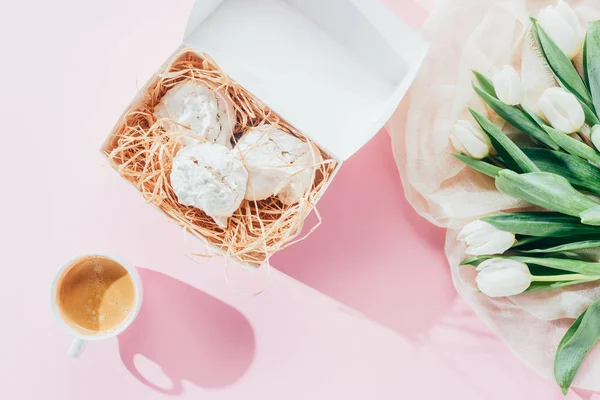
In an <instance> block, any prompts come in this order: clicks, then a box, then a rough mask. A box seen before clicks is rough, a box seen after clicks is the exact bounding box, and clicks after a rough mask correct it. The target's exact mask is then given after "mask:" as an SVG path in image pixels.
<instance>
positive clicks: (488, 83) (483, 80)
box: [473, 70, 498, 98]
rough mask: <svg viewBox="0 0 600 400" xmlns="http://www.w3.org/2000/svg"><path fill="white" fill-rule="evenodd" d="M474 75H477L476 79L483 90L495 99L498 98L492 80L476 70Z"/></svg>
mask: <svg viewBox="0 0 600 400" xmlns="http://www.w3.org/2000/svg"><path fill="white" fill-rule="evenodd" d="M473 75H475V79H477V83H478V84H479V87H480V88H481V90H483V91H484V92H485V93H487V94H489V95H490V96H492V97H494V98H498V96H497V95H496V89H494V82H492V80H491V79H490V78H488V77H487V76H485V75H483V74H482V73H480V72H477V71H475V70H473Z"/></svg>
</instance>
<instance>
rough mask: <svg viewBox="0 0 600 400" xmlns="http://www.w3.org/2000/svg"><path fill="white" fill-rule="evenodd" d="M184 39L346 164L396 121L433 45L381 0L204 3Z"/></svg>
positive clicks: (195, 12)
mask: <svg viewBox="0 0 600 400" xmlns="http://www.w3.org/2000/svg"><path fill="white" fill-rule="evenodd" d="M184 44H185V45H187V46H190V47H194V48H196V49H198V50H200V51H202V52H205V53H207V54H208V55H210V56H211V57H212V58H214V59H215V61H216V62H217V64H219V66H220V67H221V68H222V69H223V70H224V71H225V72H226V73H227V74H228V75H229V76H230V77H231V78H232V79H233V80H235V81H236V82H237V83H239V84H240V85H242V86H243V87H245V88H246V89H247V90H248V91H249V92H250V93H252V94H253V95H255V96H256V97H257V98H259V99H260V100H262V101H263V102H264V103H265V104H266V105H267V106H268V107H270V108H271V109H272V110H273V111H275V112H276V113H278V114H279V115H280V116H282V117H283V118H284V119H285V120H286V121H287V122H289V123H290V124H291V125H293V126H294V127H295V128H296V129H298V130H299V131H300V132H302V133H303V134H304V135H306V136H308V137H309V138H310V139H311V140H312V141H314V142H315V143H316V144H317V145H319V146H320V147H321V148H322V149H323V150H325V151H326V152H327V153H328V154H330V155H332V156H334V157H335V158H337V159H338V161H343V160H346V159H347V158H348V157H350V156H351V155H352V154H354V153H355V152H356V151H357V150H358V149H360V148H361V147H362V146H363V145H364V144H365V143H366V142H367V141H368V140H369V139H371V138H372V137H373V136H374V135H375V134H376V133H377V132H378V131H379V130H380V129H381V127H382V126H383V125H384V124H385V123H386V122H387V120H388V119H389V118H390V116H391V115H392V113H393V112H394V111H395V110H396V108H397V107H398V104H399V103H400V101H401V100H402V97H403V96H404V94H405V93H406V91H407V90H408V87H409V86H410V84H411V83H412V81H413V79H414V77H415V75H416V72H417V70H418V68H419V66H420V65H421V62H422V61H423V58H424V57H425V54H426V52H427V44H426V42H425V41H424V40H423V39H422V38H421V37H420V36H418V35H417V34H416V33H414V32H413V31H412V30H411V29H410V28H408V27H407V26H406V24H404V22H402V21H401V20H399V19H398V18H397V17H396V16H395V15H393V14H392V13H391V12H390V11H389V10H388V9H387V8H386V7H385V6H383V5H382V4H380V3H379V0H198V1H196V3H195V5H194V8H193V9H192V12H191V15H190V18H189V21H188V24H187V26H186V29H185V36H184ZM267 50H268V51H267Z"/></svg>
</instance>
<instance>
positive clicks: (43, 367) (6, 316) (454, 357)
mask: <svg viewBox="0 0 600 400" xmlns="http://www.w3.org/2000/svg"><path fill="white" fill-rule="evenodd" d="M385 3H386V4H387V5H388V6H389V7H390V8H391V9H393V10H394V11H395V12H397V13H398V14H399V15H401V16H402V17H403V18H405V19H406V20H407V21H408V22H409V23H410V24H411V26H413V27H415V28H418V27H419V26H420V24H421V23H422V21H423V19H424V18H425V17H426V15H427V10H428V9H429V8H430V7H432V1H426V0H423V1H419V2H416V3H413V2H411V1H408V0H407V1H403V0H387V1H385ZM191 4H192V0H177V1H174V0H172V1H168V2H167V1H164V0H162V1H161V0H127V1H124V0H104V1H102V2H90V1H75V0H56V1H33V2H10V3H9V2H2V3H1V5H0V13H1V14H2V15H3V16H5V18H4V22H3V24H0V38H1V39H0V40H1V41H2V43H1V44H2V46H1V48H2V50H3V52H4V53H3V59H2V63H0V73H1V76H2V77H3V78H4V80H3V84H2V86H1V87H0V96H1V99H2V107H0V110H1V111H0V113H1V117H2V125H3V142H2V143H3V146H2V159H1V161H2V165H3V166H4V169H3V172H2V178H3V179H2V183H3V189H2V192H1V196H0V210H2V211H0V212H1V213H2V219H1V220H0V223H1V230H0V232H1V235H2V236H1V239H2V241H1V243H2V250H3V252H2V253H3V254H2V282H3V285H2V292H1V297H0V299H1V301H0V315H2V320H3V324H2V326H3V329H2V333H0V339H1V340H0V398H2V399H38V398H44V399H81V398H84V399H90V400H95V399H106V398H113V399H144V400H146V399H148V400H151V399H160V398H166V397H171V396H179V397H181V398H189V399H192V398H195V399H196V398H210V399H241V398H247V399H279V398H285V399H289V400H294V399H307V398H315V399H333V398H348V399H358V398H375V399H399V398H410V399H441V398H452V399H454V398H461V399H481V398H487V399H506V398H511V399H517V400H518V399H529V398H536V399H561V398H562V396H561V395H560V392H559V390H558V389H557V388H556V387H555V385H554V383H553V382H550V381H546V380H544V379H543V378H541V377H539V376H537V375H535V374H534V373H533V372H532V371H530V370H529V369H528V368H527V367H526V366H525V365H524V364H523V363H521V362H520V361H519V360H518V359H517V358H516V357H515V356H513V355H512V354H511V353H509V351H508V350H507V349H506V348H505V347H504V345H503V344H502V343H500V342H499V341H498V340H497V339H496V338H495V337H494V336H493V335H492V334H491V333H490V332H489V330H488V329H487V328H486V327H485V326H483V325H482V323H481V322H479V321H478V319H477V318H476V316H475V315H474V314H473V313H472V311H470V309H468V307H467V306H466V305H465V304H464V303H463V302H462V301H461V300H460V299H458V298H457V297H456V293H455V291H454V289H453V287H452V282H451V279H450V276H449V273H448V268H447V265H446V261H445V258H444V255H443V232H442V231H441V230H440V229H437V228H435V227H433V226H431V225H429V224H428V223H426V222H425V221H424V220H422V219H421V218H420V217H418V216H417V215H415V213H414V212H413V211H412V209H411V208H410V206H409V205H408V204H407V203H406V201H405V200H404V197H403V194H402V187H401V184H400V180H399V177H398V174H397V171H396V167H395V164H394V160H393V158H392V155H391V150H390V143H389V139H388V137H387V134H386V133H385V132H383V131H382V132H381V133H380V134H379V135H378V136H377V137H376V138H375V139H374V140H372V141H371V142H370V143H369V144H368V145H367V146H366V147H365V148H363V149H362V150H361V151H360V152H359V153H358V154H356V155H355V156H354V157H353V158H352V159H350V160H349V161H348V162H347V163H346V164H345V165H344V167H343V168H342V170H341V172H340V174H339V175H338V177H337V178H336V180H335V181H334V183H333V184H332V186H331V188H330V189H329V191H328V192H327V193H326V195H325V196H324V198H323V200H322V202H321V203H320V204H319V206H320V207H319V209H320V211H321V213H322V215H323V218H324V223H323V225H322V226H321V227H320V228H319V230H317V231H316V232H315V234H314V235H313V236H311V237H310V238H309V239H307V240H306V241H304V242H301V243H299V244H298V245H296V246H294V247H292V248H290V249H288V250H286V251H284V252H282V253H280V254H278V255H277V256H276V257H274V258H273V265H274V266H275V267H277V268H278V269H279V271H281V272H277V271H275V272H274V273H273V274H271V276H270V282H269V285H268V289H267V291H266V292H265V293H264V294H262V295H260V296H256V297H254V296H244V295H240V294H239V291H240V290H241V289H242V288H243V289H247V287H248V285H250V284H252V282H250V283H249V278H248V277H246V276H241V277H240V276H234V283H233V284H232V285H230V286H227V285H226V284H225V281H224V268H223V260H220V259H214V260H211V261H207V262H205V263H203V264H202V265H198V264H196V263H194V262H192V261H191V260H190V259H188V258H186V257H185V255H184V253H185V252H186V250H187V249H186V247H185V245H184V243H183V239H182V233H181V231H180V230H179V228H177V227H176V226H174V225H172V224H170V223H169V222H168V221H167V219H166V218H165V217H164V216H163V215H161V214H160V213H158V212H156V211H154V210H153V209H152V208H151V207H149V206H146V205H144V204H143V201H142V200H141V198H140V197H139V195H138V194H137V192H136V191H135V190H134V189H133V188H131V187H130V186H129V185H128V184H127V183H126V182H125V181H123V180H122V179H120V178H119V177H118V175H117V174H116V173H115V172H114V171H112V170H111V169H110V168H109V167H108V166H107V165H106V164H105V162H104V159H103V157H102V156H101V155H100V153H99V152H98V149H99V147H100V144H101V143H102V142H103V140H104V138H105V136H106V134H107V133H108V132H109V130H110V129H111V127H112V125H113V123H114V122H115V121H116V119H117V118H118V116H119V115H120V113H121V112H122V111H123V109H124V107H125V106H126V105H127V104H128V102H129V100H130V99H131V98H132V97H133V95H134V94H135V92H136V90H137V88H138V87H139V86H141V85H142V84H143V82H145V80H146V79H147V78H148V77H149V76H150V74H151V73H152V72H153V71H154V70H155V69H156V68H157V67H158V66H159V65H160V64H161V63H162V62H163V61H164V60H165V59H166V58H167V56H168V55H169V54H170V53H171V52H172V51H173V49H175V48H176V46H178V44H179V41H180V38H181V35H182V31H183V25H184V23H185V20H186V17H187V13H188V11H189V9H190V7H191ZM357 184H360V185H362V186H363V188H364V189H363V191H366V192H368V193H369V194H370V196H369V198H365V197H361V196H359V195H358V194H357V193H356V192H355V189H354V188H355V187H356V185H357ZM367 201H368V202H369V204H371V203H372V204H376V207H374V208H372V210H371V212H370V213H366V212H361V213H356V210H359V209H362V208H363V207H364V206H365V205H366V204H367ZM93 250H101V251H107V252H112V253H115V254H119V255H120V256H122V257H123V258H125V259H128V260H130V261H131V262H132V263H135V265H139V266H142V267H140V268H139V271H140V274H141V277H142V279H143V283H144V286H145V290H146V296H145V303H144V306H143V309H142V311H141V314H140V316H139V318H138V319H137V320H136V321H135V323H134V324H133V325H132V327H131V328H130V329H129V330H128V331H126V332H125V333H124V334H123V335H121V336H120V337H119V338H118V339H113V340H108V341H104V342H101V343H94V344H92V345H90V346H89V347H88V349H87V350H86V352H85V354H84V355H83V356H82V358H81V359H80V360H77V361H75V360H71V359H69V358H68V357H67V354H66V349H67V347H68V344H69V341H70V339H69V337H68V335H67V334H66V333H65V332H64V331H63V330H62V329H61V328H60V326H59V325H57V324H56V323H55V322H54V321H53V317H52V314H51V312H50V307H49V304H48V299H49V293H48V290H49V285H50V282H51V280H52V277H53V275H54V273H55V271H56V269H57V268H58V266H59V265H60V264H61V263H62V262H63V261H65V260H66V259H67V258H69V257H70V256H72V255H74V254H77V253H82V252H85V251H93ZM262 278H264V277H262ZM240 283H241V286H240ZM254 284H255V285H258V286H260V285H261V284H262V283H261V282H260V281H259V282H258V283H257V282H254ZM201 396H202V397H201ZM568 398H572V399H575V398H579V397H578V396H576V395H575V394H573V393H571V394H570V395H569V396H568ZM585 398H589V394H588V395H586V396H585ZM592 398H593V397H592ZM598 398H600V396H599V397H598Z"/></svg>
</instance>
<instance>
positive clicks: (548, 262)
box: [449, 0, 600, 393]
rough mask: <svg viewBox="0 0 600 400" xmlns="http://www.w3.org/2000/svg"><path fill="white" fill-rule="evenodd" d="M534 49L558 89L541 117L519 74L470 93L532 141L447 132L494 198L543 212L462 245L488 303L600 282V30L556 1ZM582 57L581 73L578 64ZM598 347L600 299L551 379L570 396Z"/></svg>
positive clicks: (475, 227) (465, 124)
mask: <svg viewBox="0 0 600 400" xmlns="http://www.w3.org/2000/svg"><path fill="white" fill-rule="evenodd" d="M531 21H532V27H531V34H532V40H534V41H535V45H536V46H537V49H538V50H539V55H540V57H541V58H542V59H543V60H544V62H545V64H546V67H547V69H548V71H549V72H550V73H551V74H552V77H553V79H555V81H556V83H557V86H555V87H551V88H549V89H547V90H546V91H545V92H544V93H543V94H542V95H541V96H540V98H539V101H538V106H539V110H540V114H538V113H537V112H535V111H533V110H532V109H530V108H528V107H527V106H525V105H523V104H522V103H523V96H524V91H523V89H522V84H521V79H520V76H519V74H518V72H517V71H516V70H515V69H514V68H513V67H511V66H504V67H503V68H502V69H501V70H500V71H499V72H498V73H497V74H495V75H494V76H493V77H491V78H489V77H486V76H484V75H483V74H481V73H479V72H474V76H475V83H474V84H473V88H474V90H475V91H476V92H477V94H478V95H479V96H480V97H481V98H482V99H483V101H484V102H485V103H486V104H487V106H489V109H490V112H492V113H495V114H497V115H498V116H499V117H500V118H502V119H503V120H505V121H506V122H507V123H508V124H510V125H511V126H513V127H514V128H516V129H517V130H519V131H521V132H523V133H524V134H526V135H527V136H528V137H529V139H530V140H529V142H528V144H523V143H521V144H519V145H517V143H516V141H513V140H511V138H509V137H508V136H507V135H506V134H505V133H504V132H503V131H502V130H501V129H500V128H498V127H497V126H496V125H495V124H494V123H493V122H492V121H491V120H490V119H488V117H487V116H486V115H483V114H482V113H479V112H477V111H475V110H473V109H469V111H470V113H471V115H472V116H473V118H474V121H475V122H476V124H473V123H471V122H469V121H464V120H462V121H458V122H457V123H456V124H455V126H454V127H453V129H452V130H451V132H450V135H449V139H450V143H451V146H452V147H453V148H454V149H455V151H456V153H455V154H454V155H455V157H456V158H457V159H459V160H460V161H462V162H463V163H465V164H466V165H467V166H469V167H470V168H472V169H474V170H476V171H478V172H480V173H482V174H485V175H487V176H489V177H491V178H492V179H494V181H495V186H496V188H497V190H498V191H500V192H501V193H504V194H506V195H508V196H512V197H515V198H518V199H521V200H524V201H525V202H528V203H529V204H531V205H532V206H536V207H537V208H538V209H536V210H535V211H526V212H513V213H502V214H497V215H491V216H487V217H485V218H481V219H480V220H477V221H474V222H471V223H469V224H467V225H466V226H465V227H464V228H463V229H462V231H461V232H460V234H459V235H458V239H459V240H460V241H462V242H464V243H465V245H466V249H465V253H466V254H467V256H468V257H470V258H467V259H466V260H464V261H463V262H462V265H463V266H472V267H476V270H477V271H478V274H477V278H476V282H477V285H478V287H479V290H480V291H481V292H482V295H487V296H490V297H504V296H514V295H519V294H522V293H525V295H526V294H527V293H532V292H541V291H548V290H555V289H557V288H562V287H566V286H573V285H579V284H583V283H589V282H594V281H599V283H600V262H599V261H598V258H597V257H594V255H595V251H597V250H598V249H600V200H599V199H598V197H600V152H599V149H600V118H599V116H600V21H597V22H592V23H590V24H589V26H588V29H587V34H585V35H584V34H583V32H582V29H581V27H580V25H579V22H578V20H577V18H576V15H575V14H574V12H573V10H572V9H571V8H570V6H569V5H568V4H567V3H565V2H563V1H562V0H560V1H559V3H558V5H557V6H549V7H547V8H545V9H543V10H542V11H541V13H540V14H539V16H538V18H537V19H534V18H532V19H531ZM580 51H583V63H582V68H581V73H580V72H579V71H578V70H577V68H576V67H575V65H574V63H573V61H572V60H573V59H574V58H575V57H576V56H577V55H578V54H579V53H580ZM598 339H600V299H599V300H597V301H596V302H594V303H593V304H591V305H590V306H589V308H588V309H587V310H586V311H585V312H583V313H582V314H581V315H580V316H579V318H577V319H576V320H575V322H574V323H573V324H572V325H571V327H570V328H569V329H568V330H567V332H566V334H565V335H564V337H563V339H562V341H561V342H560V343H559V345H558V348H557V350H556V354H555V361H554V376H555V379H556V381H557V383H558V384H559V385H560V387H561V388H562V390H563V392H564V393H566V392H567V391H568V389H569V387H570V385H571V382H572V381H573V379H574V377H575V375H576V373H577V371H578V369H579V367H580V365H581V363H582V362H583V360H584V358H585V356H586V354H587V353H588V352H589V351H590V349H591V348H592V347H593V346H594V345H595V344H596V342H597V341H598Z"/></svg>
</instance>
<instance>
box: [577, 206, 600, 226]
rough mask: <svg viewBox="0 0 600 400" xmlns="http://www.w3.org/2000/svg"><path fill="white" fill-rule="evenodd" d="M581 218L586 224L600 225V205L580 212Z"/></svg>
mask: <svg viewBox="0 0 600 400" xmlns="http://www.w3.org/2000/svg"><path fill="white" fill-rule="evenodd" d="M579 218H581V222H582V223H583V224H585V225H593V226H600V206H596V207H593V208H590V209H587V210H585V211H583V212H582V213H580V214H579Z"/></svg>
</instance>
